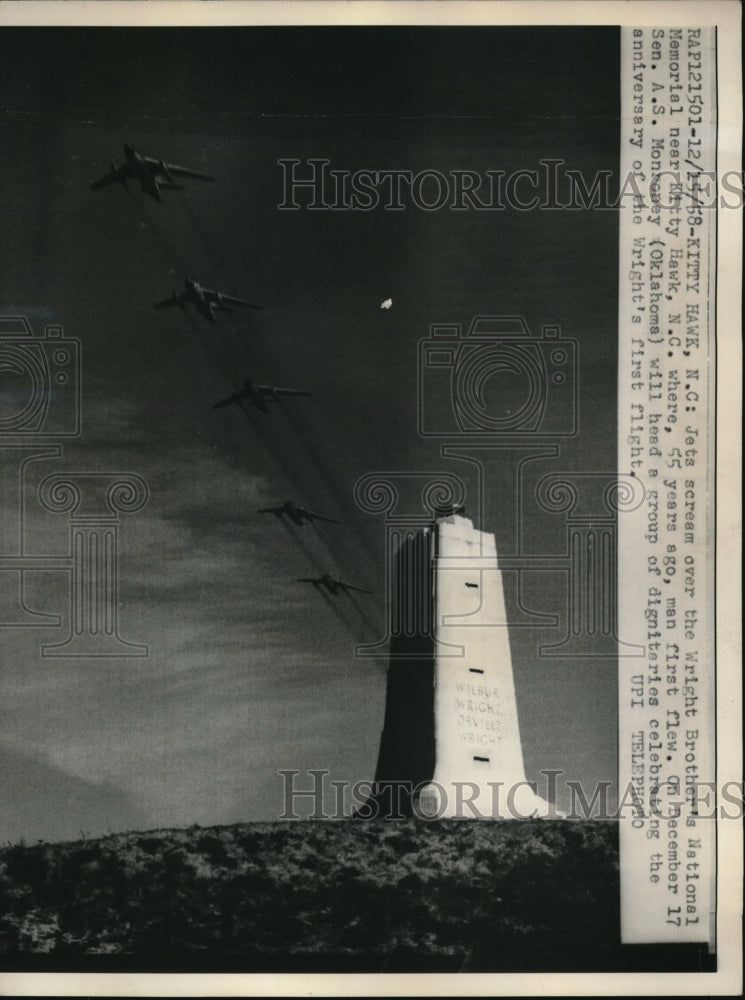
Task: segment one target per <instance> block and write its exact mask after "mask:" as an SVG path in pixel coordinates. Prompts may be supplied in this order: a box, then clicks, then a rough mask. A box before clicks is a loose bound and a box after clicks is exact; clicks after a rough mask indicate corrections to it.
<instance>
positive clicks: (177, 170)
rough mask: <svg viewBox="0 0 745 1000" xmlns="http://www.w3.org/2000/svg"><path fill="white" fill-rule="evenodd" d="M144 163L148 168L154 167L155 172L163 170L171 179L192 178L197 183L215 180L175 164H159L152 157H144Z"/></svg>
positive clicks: (158, 161)
mask: <svg viewBox="0 0 745 1000" xmlns="http://www.w3.org/2000/svg"><path fill="white" fill-rule="evenodd" d="M145 160H146V162H147V163H148V165H149V166H151V167H155V168H156V169H157V170H160V171H161V172H162V171H163V168H165V170H166V172H167V173H168V174H171V175H172V176H173V177H193V178H194V179H195V180H198V181H212V182H213V183H214V180H215V178H214V177H212V176H211V175H210V174H203V173H201V171H199V170H190V169H189V168H188V167H180V166H178V164H176V163H161V161H160V160H156V159H155V158H153V157H150V156H147V157H145Z"/></svg>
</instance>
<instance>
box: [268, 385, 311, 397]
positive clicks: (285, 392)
mask: <svg viewBox="0 0 745 1000" xmlns="http://www.w3.org/2000/svg"><path fill="white" fill-rule="evenodd" d="M256 388H257V389H259V390H260V391H261V392H264V393H268V394H270V395H272V396H310V393H309V392H303V391H302V390H301V389H282V388H281V387H280V386H278V385H259V386H257V387H256Z"/></svg>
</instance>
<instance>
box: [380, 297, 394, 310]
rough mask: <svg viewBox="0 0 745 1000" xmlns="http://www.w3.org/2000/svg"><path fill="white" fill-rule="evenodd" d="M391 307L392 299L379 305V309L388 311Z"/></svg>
mask: <svg viewBox="0 0 745 1000" xmlns="http://www.w3.org/2000/svg"><path fill="white" fill-rule="evenodd" d="M392 305H393V299H386V300H385V302H381V303H380V308H381V309H390V308H391V306H392Z"/></svg>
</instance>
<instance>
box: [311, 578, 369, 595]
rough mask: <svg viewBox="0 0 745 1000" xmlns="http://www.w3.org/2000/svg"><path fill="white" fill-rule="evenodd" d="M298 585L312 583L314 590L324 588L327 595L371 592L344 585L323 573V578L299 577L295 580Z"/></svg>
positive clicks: (347, 584)
mask: <svg viewBox="0 0 745 1000" xmlns="http://www.w3.org/2000/svg"><path fill="white" fill-rule="evenodd" d="M297 582H298V583H312V584H313V586H314V587H315V588H316V590H320V589H321V587H325V588H326V590H328V592H329V594H333V595H336V594H341V593H346V592H347V591H349V590H356V591H358V592H359V593H360V594H371V593H372V591H371V590H364V589H363V588H362V587H353V586H352V584H351V583H344V582H343V581H342V580H335V579H334V578H333V577H332V576H329V574H328V573H324V575H323V576H317V577H312V576H299V577H298V578H297Z"/></svg>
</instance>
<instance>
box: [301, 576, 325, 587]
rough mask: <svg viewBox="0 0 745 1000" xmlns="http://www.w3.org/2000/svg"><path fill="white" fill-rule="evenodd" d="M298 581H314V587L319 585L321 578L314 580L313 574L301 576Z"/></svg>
mask: <svg viewBox="0 0 745 1000" xmlns="http://www.w3.org/2000/svg"><path fill="white" fill-rule="evenodd" d="M297 582H298V583H312V584H313V586H314V587H317V586H318V584H319V583H320V582H321V581H320V580H314V579H313V577H312V576H299V577H298V578H297Z"/></svg>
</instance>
